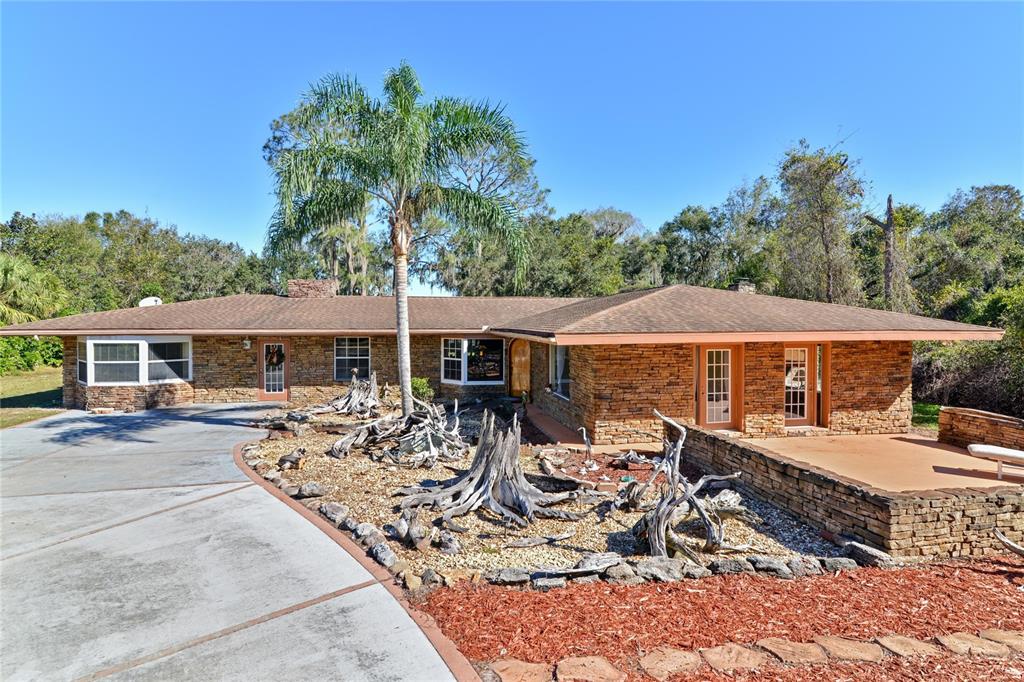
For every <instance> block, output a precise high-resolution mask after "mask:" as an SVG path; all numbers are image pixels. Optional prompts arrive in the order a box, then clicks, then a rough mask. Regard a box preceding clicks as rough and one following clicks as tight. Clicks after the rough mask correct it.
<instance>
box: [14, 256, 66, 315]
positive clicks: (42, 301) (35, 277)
mask: <svg viewBox="0 0 1024 682" xmlns="http://www.w3.org/2000/svg"><path fill="white" fill-rule="evenodd" d="M66 301H67V292H66V291H65V290H64V287H63V286H61V284H60V282H59V281H58V279H57V278H56V277H55V276H54V275H53V274H52V273H50V272H46V271H45V270H43V269H42V268H39V267H36V266H35V265H33V264H32V263H31V262H30V261H29V260H28V259H26V258H23V257H21V256H16V255H12V254H10V253H6V252H0V326H4V325H8V324H19V323H21V322H31V321H32V320H37V319H39V318H42V317H49V316H51V315H53V314H55V313H56V312H57V311H59V310H60V309H61V308H62V307H63V306H64V304H65V302H66Z"/></svg>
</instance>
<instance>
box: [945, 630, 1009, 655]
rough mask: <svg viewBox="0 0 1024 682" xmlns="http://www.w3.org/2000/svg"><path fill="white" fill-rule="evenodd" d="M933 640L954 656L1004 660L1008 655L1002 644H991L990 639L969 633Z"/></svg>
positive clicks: (1007, 649) (959, 633)
mask: <svg viewBox="0 0 1024 682" xmlns="http://www.w3.org/2000/svg"><path fill="white" fill-rule="evenodd" d="M935 639H937V640H939V643H940V644H942V646H944V647H946V648H947V649H949V650H950V651H952V652H953V653H955V654H961V655H967V654H971V655H975V656H995V657H998V658H1004V657H1006V656H1009V655H1010V647H1008V646H1006V645H1005V644H1003V643H1002V642H993V641H992V640H990V639H982V638H981V637H978V636H977V635H972V634H971V633H969V632H954V633H953V634H951V635H940V636H939V637H936V638H935Z"/></svg>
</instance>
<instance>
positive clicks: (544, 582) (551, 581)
mask: <svg viewBox="0 0 1024 682" xmlns="http://www.w3.org/2000/svg"><path fill="white" fill-rule="evenodd" d="M532 585H533V589H535V590H540V591H541V592H547V591H548V590H553V589H555V588H558V587H565V578H544V577H541V578H534V579H533V581H532Z"/></svg>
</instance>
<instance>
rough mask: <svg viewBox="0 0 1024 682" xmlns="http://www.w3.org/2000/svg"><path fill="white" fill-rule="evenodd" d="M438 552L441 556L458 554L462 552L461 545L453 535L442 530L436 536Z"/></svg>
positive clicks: (448, 531)
mask: <svg viewBox="0 0 1024 682" xmlns="http://www.w3.org/2000/svg"><path fill="white" fill-rule="evenodd" d="M438 550H439V551H440V552H441V554H458V553H459V552H461V551H462V545H461V544H459V539H458V538H457V537H455V533H453V532H451V531H450V530H443V531H441V534H440V535H439V536H438Z"/></svg>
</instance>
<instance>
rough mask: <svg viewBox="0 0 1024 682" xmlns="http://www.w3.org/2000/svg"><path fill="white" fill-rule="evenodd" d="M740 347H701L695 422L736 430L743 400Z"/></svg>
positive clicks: (708, 426) (710, 426)
mask: <svg viewBox="0 0 1024 682" xmlns="http://www.w3.org/2000/svg"><path fill="white" fill-rule="evenodd" d="M740 355H741V350H740V347H739V346H701V347H700V349H699V356H698V357H699V363H698V368H699V371H698V377H697V399H698V403H697V423H698V424H700V425H701V426H704V427H707V428H709V429H738V428H739V427H740V404H741V401H742V396H741V395H740V393H741V378H740V364H739V360H740Z"/></svg>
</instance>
